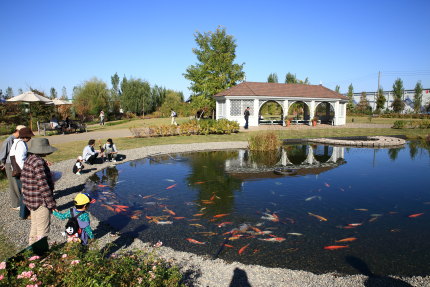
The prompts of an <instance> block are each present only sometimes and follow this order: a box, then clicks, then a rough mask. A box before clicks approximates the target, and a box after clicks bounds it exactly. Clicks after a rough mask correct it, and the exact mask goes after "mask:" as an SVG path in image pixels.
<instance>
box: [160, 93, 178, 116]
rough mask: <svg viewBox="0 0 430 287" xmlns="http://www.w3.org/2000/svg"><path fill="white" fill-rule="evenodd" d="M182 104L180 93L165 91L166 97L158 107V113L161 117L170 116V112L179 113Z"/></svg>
mask: <svg viewBox="0 0 430 287" xmlns="http://www.w3.org/2000/svg"><path fill="white" fill-rule="evenodd" d="M182 103H183V95H182V93H181V92H175V91H172V90H166V95H165V97H164V100H163V104H162V105H161V107H160V112H161V114H162V115H163V116H170V111H171V110H174V111H176V113H178V114H180V113H181V109H182V108H181V106H182Z"/></svg>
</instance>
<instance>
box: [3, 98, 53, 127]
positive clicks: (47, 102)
mask: <svg viewBox="0 0 430 287" xmlns="http://www.w3.org/2000/svg"><path fill="white" fill-rule="evenodd" d="M7 101H8V102H24V103H30V104H31V103H33V102H39V103H40V102H41V103H45V104H48V105H49V104H52V103H53V102H52V101H51V100H50V99H48V98H46V97H44V96H41V95H38V94H36V93H34V92H32V91H28V92H25V93H23V94H21V95H18V96H16V97H13V98H10V99H7ZM31 125H32V119H31V109H30V129H31Z"/></svg>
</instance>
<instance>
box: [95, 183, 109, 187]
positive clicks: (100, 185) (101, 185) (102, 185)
mask: <svg viewBox="0 0 430 287" xmlns="http://www.w3.org/2000/svg"><path fill="white" fill-rule="evenodd" d="M97 186H98V187H108V186H109V185H106V184H99V185H97Z"/></svg>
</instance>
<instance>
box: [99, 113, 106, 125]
mask: <svg viewBox="0 0 430 287" xmlns="http://www.w3.org/2000/svg"><path fill="white" fill-rule="evenodd" d="M99 117H100V125H101V126H104V125H105V112H104V111H103V110H102V111H101V112H100V115H99Z"/></svg>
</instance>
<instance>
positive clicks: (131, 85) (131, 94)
mask: <svg viewBox="0 0 430 287" xmlns="http://www.w3.org/2000/svg"><path fill="white" fill-rule="evenodd" d="M121 91H122V95H121V107H123V108H124V109H125V110H126V111H129V112H132V113H135V114H138V115H142V116H144V115H145V113H146V112H149V111H150V109H151V87H150V85H149V83H148V82H147V81H143V80H141V79H133V78H131V79H127V78H126V77H125V76H124V78H123V80H122V82H121Z"/></svg>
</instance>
